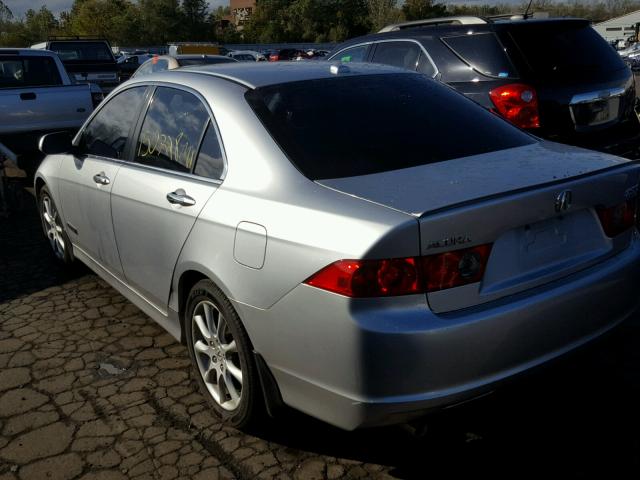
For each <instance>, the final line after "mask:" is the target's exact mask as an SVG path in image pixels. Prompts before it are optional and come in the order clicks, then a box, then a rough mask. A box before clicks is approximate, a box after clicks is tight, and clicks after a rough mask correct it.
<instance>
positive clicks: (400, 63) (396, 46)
mask: <svg viewBox="0 0 640 480" xmlns="http://www.w3.org/2000/svg"><path fill="white" fill-rule="evenodd" d="M420 53H422V52H421V50H420V47H419V46H418V45H417V44H415V43H413V42H380V43H378V44H377V45H376V51H375V53H374V54H373V62H374V63H381V64H383V65H391V66H392V67H399V68H405V69H407V70H415V69H416V68H417V67H418V58H420Z"/></svg>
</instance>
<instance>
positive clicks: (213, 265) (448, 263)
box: [35, 62, 640, 429]
mask: <svg viewBox="0 0 640 480" xmlns="http://www.w3.org/2000/svg"><path fill="white" fill-rule="evenodd" d="M40 146H41V149H42V150H43V151H44V152H45V153H47V154H49V156H48V157H47V158H46V159H45V161H44V162H43V163H42V165H41V166H40V168H39V170H38V172H37V175H36V180H35V187H36V191H37V198H38V202H39V206H40V212H41V216H42V223H43V226H44V230H45V233H46V235H47V237H48V238H49V241H50V243H51V246H52V249H53V252H54V253H55V255H56V256H57V257H58V258H59V259H60V260H61V261H62V262H65V263H70V262H72V261H73V260H74V259H77V260H80V261H81V262H83V263H85V264H86V265H88V266H89V267H90V268H91V269H93V270H94V271H95V272H96V273H97V274H98V275H100V276H101V277H102V278H104V279H105V280H106V281H107V282H108V283H110V284H111V285H112V286H113V287H114V288H115V289H117V290H119V291H120V292H121V293H122V294H123V295H124V296H125V297H127V298H128V299H130V300H131V301H132V302H133V303H134V304H136V305H137V306H138V307H139V308H141V309H142V310H143V311H144V312H146V313H147V314H148V315H149V316H150V317H152V318H153V319H154V320H156V321H157V322H158V323H160V324H161V325H162V326H163V327H164V328H166V329H167V330H168V331H169V332H170V333H171V334H172V335H173V336H175V337H176V338H177V339H179V340H180V341H182V342H184V343H186V345H187V346H188V348H189V352H190V355H191V358H192V360H193V364H194V371H195V375H196V378H197V379H198V382H199V384H200V386H201V388H202V391H203V392H204V394H205V395H206V397H207V398H208V399H209V401H210V403H211V407H212V408H213V409H214V410H215V411H216V412H218V414H219V415H220V416H221V417H222V418H224V419H225V420H227V421H228V422H230V423H231V424H233V425H236V426H245V425H247V424H248V423H249V422H251V421H253V420H255V418H256V417H258V416H259V415H260V414H261V413H262V412H263V411H264V410H265V407H266V410H267V411H268V412H270V413H272V412H274V411H275V410H276V407H278V406H280V405H283V404H284V405H288V406H291V407H293V408H296V409H298V410H301V411H303V412H306V413H308V414H310V415H313V416H315V417H317V418H320V419H322V420H324V421H326V422H329V423H331V424H333V425H337V426H339V427H342V428H345V429H354V428H357V427H360V426H371V425H382V424H391V423H399V422H406V421H409V420H411V419H414V418H416V417H420V416H421V415H424V413H425V412H426V411H429V410H432V409H436V408H442V407H446V406H449V405H453V404H456V403H459V402H462V401H466V400H469V399H472V398H474V397H477V396H480V395H483V394H485V393H486V392H487V391H490V390H492V389H494V388H495V387H496V385H497V384H499V383H500V382H501V381H503V380H505V379H507V378H509V377H512V376H514V375H516V374H519V373H521V372H524V371H526V370H528V369H530V368H532V367H535V366H537V365H540V364H542V363H544V362H547V361H549V360H551V359H553V358H555V357H558V356H560V355H561V354H564V353H565V352H568V351H570V350H572V349H574V348H576V347H578V346H580V345H582V344H584V343H586V342H588V341H589V340H591V339H594V338H595V337H598V336H599V335H601V334H602V333H604V332H605V331H607V330H609V329H610V328H612V327H613V326H615V325H616V324H617V323H619V322H621V321H622V320H624V319H625V318H627V317H628V316H629V315H630V314H631V312H633V311H634V310H635V309H636V308H637V306H638V302H639V301H640V295H638V285H639V284H640V283H639V281H640V241H639V238H638V237H639V234H638V229H637V223H636V218H637V217H636V204H637V194H638V179H639V171H640V169H639V167H638V166H637V165H636V164H634V163H633V162H629V161H626V160H624V159H621V158H617V157H613V156H609V155H605V154H602V153H594V152H590V151H586V150H579V149H576V148H572V147H566V146H562V145H558V144H553V143H549V142H543V141H540V140H539V139H537V138H535V137H533V136H531V135H529V134H528V133H525V132H523V131H521V130H518V129H516V128H515V127H513V126H511V125H510V124H508V123H506V122H505V121H503V120H502V119H501V118H499V117H498V116H496V115H493V114H491V113H489V112H487V111H485V110H484V109H482V108H481V107H479V106H477V105H476V104H475V103H473V102H472V101H470V100H468V99H467V98H465V97H464V96H462V95H459V94H457V93H455V92H454V91H452V90H451V89H449V88H447V87H445V86H443V85H441V84H438V83H437V82H435V81H432V80H430V79H428V78H426V77H424V76H422V75H420V74H418V73H414V72H408V71H401V70H396V69H394V68H391V67H383V66H375V65H359V64H351V65H348V66H347V65H331V64H329V63H321V62H317V63H316V62H313V63H290V64H288V63H281V64H269V65H264V64H234V65H221V66H220V65H217V66H215V67H187V68H186V69H185V68H183V69H181V70H177V71H170V72H163V73H158V74H154V75H150V76H146V77H141V78H139V79H138V78H136V79H134V80H132V81H130V82H127V83H126V84H123V85H121V86H120V87H118V88H117V89H116V90H115V91H114V92H113V93H112V94H111V95H110V96H109V97H108V98H107V99H106V100H105V101H104V102H103V103H102V104H101V105H100V106H99V107H98V108H97V110H96V111H95V112H94V114H93V115H92V116H91V117H90V118H89V119H88V120H87V122H86V123H85V125H84V126H83V127H82V129H81V130H80V132H79V133H78V134H77V135H76V137H75V138H74V139H71V138H68V137H65V136H64V135H63V134H52V135H48V136H45V137H43V139H42V140H41V145H40Z"/></svg>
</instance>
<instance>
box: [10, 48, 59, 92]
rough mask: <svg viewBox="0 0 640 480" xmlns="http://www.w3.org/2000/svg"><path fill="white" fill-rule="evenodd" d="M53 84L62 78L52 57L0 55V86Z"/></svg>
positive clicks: (57, 83) (56, 83)
mask: <svg viewBox="0 0 640 480" xmlns="http://www.w3.org/2000/svg"><path fill="white" fill-rule="evenodd" d="M55 85H62V79H61V78H60V74H59V73H58V68H57V66H56V62H55V61H54V60H53V58H50V57H45V56H42V57H31V56H29V57H18V56H15V55H7V56H0V88H7V87H39V86H55Z"/></svg>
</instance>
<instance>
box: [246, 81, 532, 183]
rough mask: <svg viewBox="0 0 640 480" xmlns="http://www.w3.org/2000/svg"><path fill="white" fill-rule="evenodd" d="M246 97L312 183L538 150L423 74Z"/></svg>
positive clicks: (275, 88)
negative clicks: (484, 155)
mask: <svg viewBox="0 0 640 480" xmlns="http://www.w3.org/2000/svg"><path fill="white" fill-rule="evenodd" d="M245 97H246V99H247V101H248V102H249V104H250V105H251V107H252V108H253V110H254V111H255V112H256V114H257V115H258V117H259V118H260V120H261V121H262V123H263V124H264V125H265V127H266V128H267V130H269V132H270V133H271V135H272V136H273V137H274V139H275V140H276V142H278V144H279V145H280V146H281V148H282V149H283V150H284V152H285V153H286V154H287V156H288V157H289V159H290V160H291V161H292V162H293V163H294V165H295V166H296V167H297V168H298V169H299V170H300V171H301V172H302V173H303V174H304V175H305V176H307V177H308V178H310V179H313V180H320V179H327V178H340V177H351V176H356V175H366V174H370V173H377V172H384V171H389V170H397V169H401V168H408V167H414V166H417V165H425V164H429V163H435V162H442V161H445V160H449V159H453V158H459V157H466V156H469V155H476V154H480V153H486V152H491V151H495V150H502V149H506V148H512V147H517V146H521V145H526V144H530V143H533V142H534V140H532V137H530V136H529V135H527V134H525V133H523V132H521V131H520V130H518V129H516V128H515V127H513V126H511V125H510V124H508V123H507V122H506V121H504V120H502V119H500V118H499V117H497V116H496V115H494V114H492V113H490V112H489V111H487V110H485V109H484V108H482V107H480V106H479V105H477V104H476V103H474V102H473V101H471V100H469V99H467V98H466V97H464V96H463V95H461V94H458V93H456V92H454V91H453V90H451V89H450V88H448V87H446V86H443V85H440V84H438V83H437V82H436V81H433V80H430V79H428V78H427V77H425V76H423V75H420V74H411V73H406V74H402V73H398V74H384V75H363V76H351V77H349V76H345V77H336V78H328V79H320V80H311V81H301V82H293V83H284V84H278V85H271V86H268V87H261V88H257V89H255V90H249V91H248V92H247V93H246V94H245Z"/></svg>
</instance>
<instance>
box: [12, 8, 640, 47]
mask: <svg viewBox="0 0 640 480" xmlns="http://www.w3.org/2000/svg"><path fill="white" fill-rule="evenodd" d="M527 4H528V1H523V3H522V4H521V5H508V4H494V5H474V4H471V5H460V4H456V5H447V4H446V3H442V2H441V1H438V0H405V1H404V2H401V1H399V0H258V1H257V6H256V8H255V9H254V11H253V14H252V16H251V17H250V19H249V20H248V21H247V22H246V23H245V24H244V25H243V26H242V28H241V29H236V28H235V27H234V26H233V24H232V23H229V22H228V21H226V19H228V15H229V14H230V11H229V8H228V7H218V8H217V9H213V10H211V9H209V7H208V3H207V2H206V0H74V3H73V5H72V6H71V8H70V9H69V10H68V11H64V12H62V13H60V14H59V15H57V16H56V15H54V14H53V13H52V12H51V11H50V10H49V9H48V8H47V7H46V6H43V7H41V8H40V9H39V10H33V9H30V10H27V12H26V13H25V14H24V15H23V16H21V17H19V18H18V17H16V16H14V15H13V13H12V12H11V10H10V9H9V8H8V7H7V6H6V5H5V4H4V3H3V1H2V0H0V46H5V47H24V46H29V45H31V44H33V43H37V42H41V41H44V40H46V39H47V38H48V37H49V36H54V35H94V36H99V37H103V38H107V39H109V40H110V41H111V43H112V44H114V45H121V46H144V45H149V46H150V45H163V44H166V43H167V42H170V41H217V42H221V43H243V42H246V43H273V42H339V41H342V40H345V39H347V38H351V37H354V36H357V35H362V34H366V33H369V32H374V31H377V30H379V29H380V28H382V27H383V26H385V25H388V24H390V23H397V22H400V21H405V20H419V19H423V18H433V17H439V16H446V15H484V16H487V15H500V14H507V13H522V12H524V11H525V9H526V8H527ZM638 9H640V0H601V1H598V0H592V1H585V0H568V1H564V2H563V1H554V0H534V1H533V2H532V5H531V9H530V11H545V12H549V13H550V14H551V15H552V16H572V17H582V18H587V19H589V20H592V21H593V22H599V21H603V20H606V19H608V18H611V17H614V16H618V15H623V14H625V13H628V12H631V11H633V10H638Z"/></svg>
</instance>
